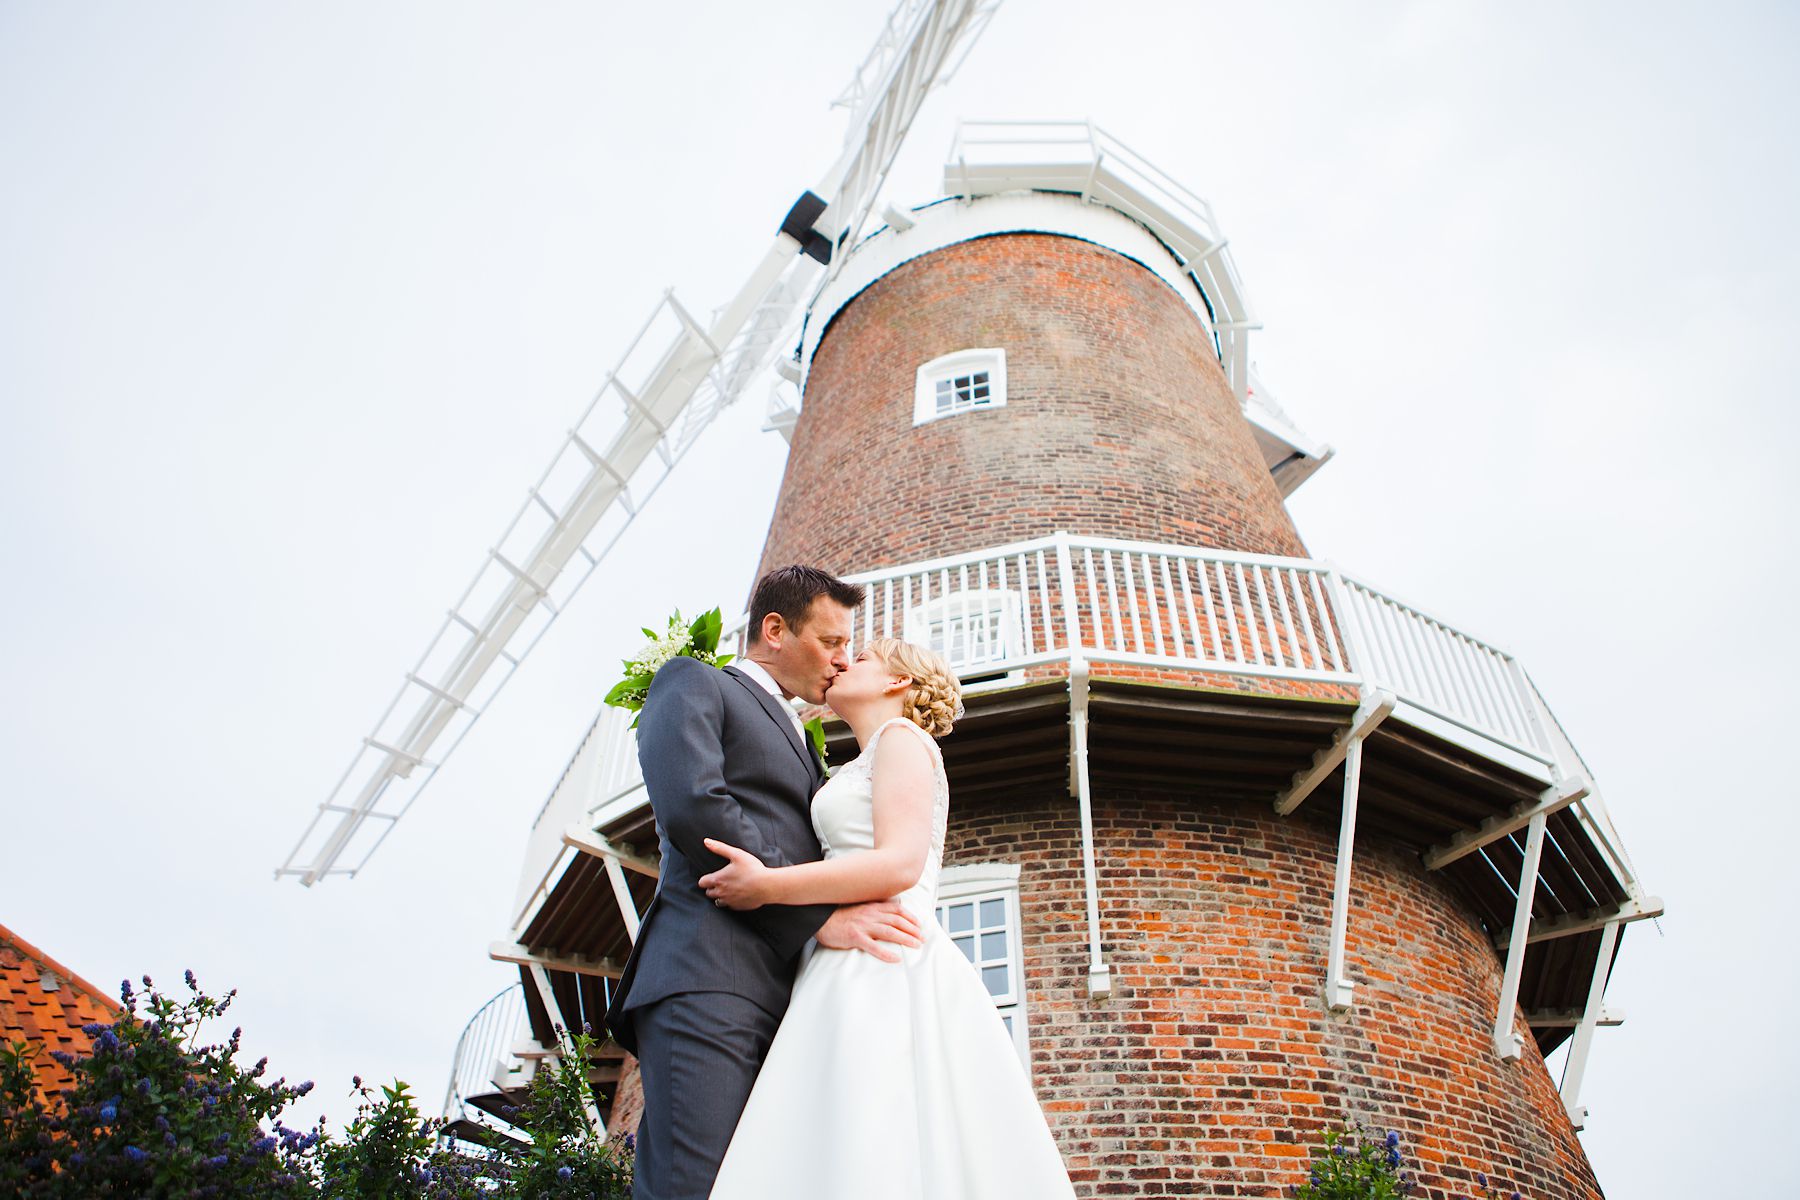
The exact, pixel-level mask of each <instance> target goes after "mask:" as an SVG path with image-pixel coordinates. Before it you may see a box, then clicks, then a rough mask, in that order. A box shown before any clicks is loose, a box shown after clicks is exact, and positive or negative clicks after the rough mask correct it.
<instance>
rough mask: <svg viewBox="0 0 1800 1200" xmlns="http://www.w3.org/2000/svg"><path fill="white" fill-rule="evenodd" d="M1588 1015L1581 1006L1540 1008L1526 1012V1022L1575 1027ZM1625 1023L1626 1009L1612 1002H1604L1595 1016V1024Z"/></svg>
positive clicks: (1536, 1025) (1539, 1026) (1543, 1026)
mask: <svg viewBox="0 0 1800 1200" xmlns="http://www.w3.org/2000/svg"><path fill="white" fill-rule="evenodd" d="M1586 1015H1587V1010H1586V1009H1580V1008H1540V1009H1536V1010H1534V1011H1532V1012H1528V1013H1526V1014H1525V1023H1526V1024H1527V1025H1530V1026H1531V1027H1532V1028H1533V1029H1574V1028H1575V1027H1576V1026H1578V1025H1580V1024H1581V1019H1582V1018H1583V1017H1584V1016H1586ZM1624 1023H1625V1010H1624V1009H1622V1008H1614V1007H1613V1006H1612V1005H1610V1004H1602V1005H1601V1006H1600V1011H1599V1013H1598V1014H1597V1015H1596V1016H1595V1017H1594V1024H1595V1025H1599V1026H1605V1027H1608V1028H1611V1027H1613V1026H1617V1025H1623V1024H1624Z"/></svg>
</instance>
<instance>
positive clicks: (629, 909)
mask: <svg viewBox="0 0 1800 1200" xmlns="http://www.w3.org/2000/svg"><path fill="white" fill-rule="evenodd" d="M600 861H601V863H602V864H604V866H605V867H606V878H607V882H609V883H611V884H612V890H613V899H614V900H616V901H617V902H618V905H619V919H620V920H622V921H624V922H625V936H626V937H628V938H630V939H631V941H632V944H633V945H636V944H637V935H638V922H639V917H638V910H637V900H636V899H635V898H634V897H633V896H632V894H631V885H630V884H628V883H626V882H625V868H624V867H623V866H622V865H621V864H620V862H619V860H618V859H616V858H614V857H613V856H612V855H610V854H608V855H606V856H605V857H603V858H602V859H601V860H600Z"/></svg>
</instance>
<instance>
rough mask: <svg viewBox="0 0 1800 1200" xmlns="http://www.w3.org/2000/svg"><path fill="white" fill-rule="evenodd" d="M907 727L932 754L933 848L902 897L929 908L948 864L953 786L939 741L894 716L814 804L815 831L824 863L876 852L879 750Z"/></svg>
mask: <svg viewBox="0 0 1800 1200" xmlns="http://www.w3.org/2000/svg"><path fill="white" fill-rule="evenodd" d="M896 726H903V727H904V728H906V729H909V730H911V731H912V732H911V733H902V734H899V735H897V736H900V737H917V738H919V739H920V740H921V741H923V742H924V743H925V745H926V746H927V747H929V748H930V751H931V767H932V807H931V848H930V850H929V851H927V853H926V855H925V871H924V873H923V874H922V875H920V876H919V882H918V883H916V884H914V885H913V886H912V887H911V888H909V889H908V890H907V892H906V893H905V896H904V897H903V899H904V898H913V897H918V898H920V899H922V900H923V901H924V902H925V904H926V905H927V906H929V905H930V903H931V901H932V899H933V898H934V897H936V895H937V885H938V874H939V872H940V870H941V869H942V867H943V862H944V825H945V822H946V821H947V820H948V818H949V816H950V781H949V779H948V778H946V777H945V775H944V758H943V755H942V754H940V753H939V752H938V746H937V742H936V740H934V739H933V738H932V736H931V735H930V734H928V733H926V732H925V731H924V730H923V729H920V728H919V727H918V726H917V725H915V724H913V723H912V722H911V721H909V720H907V719H906V718H905V717H896V718H894V719H893V720H891V721H889V722H887V723H886V724H884V725H883V726H881V728H879V729H877V730H876V731H875V733H874V736H872V737H870V738H869V744H868V745H867V746H864V747H863V750H862V753H861V754H859V755H857V756H856V757H855V758H854V759H853V760H851V761H850V762H847V763H845V764H844V765H843V766H841V767H839V768H838V769H837V770H836V771H835V772H833V773H832V776H831V778H830V779H828V780H826V782H825V786H824V787H822V788H820V789H819V790H818V792H817V793H816V794H814V796H813V800H812V823H813V832H814V833H815V834H817V835H818V838H819V845H820V846H822V847H824V850H825V857H826V858H836V857H838V856H839V855H842V854H854V853H856V852H858V851H861V850H873V849H874V848H875V790H874V780H873V774H874V769H875V747H876V746H878V745H880V744H881V739H882V736H883V735H884V734H886V733H887V731H888V730H890V729H893V728H895V727H896Z"/></svg>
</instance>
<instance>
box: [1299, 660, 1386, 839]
mask: <svg viewBox="0 0 1800 1200" xmlns="http://www.w3.org/2000/svg"><path fill="white" fill-rule="evenodd" d="M1396 703H1398V701H1397V700H1396V698H1395V696H1394V694H1393V693H1392V692H1384V691H1382V690H1380V689H1379V688H1377V689H1375V690H1373V691H1371V692H1369V693H1368V694H1367V695H1366V696H1364V697H1363V700H1362V703H1361V704H1359V705H1357V706H1356V711H1355V712H1354V713H1352V714H1351V715H1350V723H1349V724H1348V725H1346V726H1344V727H1343V728H1341V729H1339V730H1338V731H1337V733H1336V735H1334V736H1333V737H1332V739H1331V744H1330V745H1328V746H1326V747H1324V748H1323V749H1321V750H1320V751H1319V752H1318V753H1317V754H1315V755H1313V760H1312V765H1311V766H1309V767H1307V768H1306V769H1305V770H1303V771H1299V772H1296V773H1295V775H1294V780H1293V782H1292V783H1291V784H1289V785H1288V787H1287V789H1286V790H1285V791H1283V792H1282V793H1281V795H1279V796H1277V797H1275V811H1276V813H1278V814H1279V815H1281V816H1284V817H1285V816H1287V815H1288V814H1289V813H1291V812H1293V811H1294V810H1295V809H1296V808H1298V807H1300V802H1301V801H1302V800H1304V799H1306V798H1307V797H1308V796H1310V795H1312V793H1313V789H1314V788H1316V787H1318V786H1319V785H1320V784H1321V783H1323V782H1325V778H1326V776H1328V775H1330V774H1331V773H1332V772H1333V771H1335V770H1337V768H1338V764H1339V763H1341V762H1343V761H1344V760H1345V758H1347V757H1348V756H1349V754H1350V752H1351V748H1352V747H1353V746H1355V745H1358V744H1360V743H1361V742H1362V740H1363V739H1364V738H1366V737H1368V736H1369V734H1370V733H1372V732H1374V730H1375V727H1376V726H1377V725H1379V724H1381V723H1382V722H1383V721H1385V720H1387V718H1388V714H1389V713H1391V712H1393V711H1394V705H1395V704H1396Z"/></svg>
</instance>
